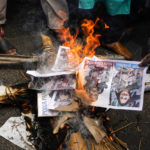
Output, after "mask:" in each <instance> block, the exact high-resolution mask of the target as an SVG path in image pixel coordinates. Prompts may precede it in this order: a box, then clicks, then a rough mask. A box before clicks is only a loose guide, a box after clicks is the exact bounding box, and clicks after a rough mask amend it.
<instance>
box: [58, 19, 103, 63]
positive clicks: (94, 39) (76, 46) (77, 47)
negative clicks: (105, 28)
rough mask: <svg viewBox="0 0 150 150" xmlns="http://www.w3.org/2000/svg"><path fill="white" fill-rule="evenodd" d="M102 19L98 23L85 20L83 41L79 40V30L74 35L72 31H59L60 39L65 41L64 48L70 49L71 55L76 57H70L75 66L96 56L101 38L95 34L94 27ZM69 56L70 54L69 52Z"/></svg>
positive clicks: (66, 29) (69, 59)
mask: <svg viewBox="0 0 150 150" xmlns="http://www.w3.org/2000/svg"><path fill="white" fill-rule="evenodd" d="M99 20H100V19H99V18H97V19H96V21H95V22H94V21H92V20H88V19H84V20H83V21H82V24H81V28H82V30H83V33H84V37H83V41H84V42H80V41H79V40H77V37H78V35H79V29H78V28H77V29H76V32H75V34H74V35H72V34H71V33H70V29H69V27H68V28H64V29H62V30H61V31H59V33H58V34H59V37H60V38H61V39H63V40H64V43H63V46H67V47H70V49H71V53H72V54H73V56H74V57H71V58H70V57H68V61H72V62H73V63H75V64H79V63H80V62H82V60H83V58H84V57H92V56H94V54H95V49H96V48H97V47H98V46H100V41H99V37H100V36H101V35H100V34H94V27H95V26H96V24H97V22H98V21H99ZM68 56H69V52H68Z"/></svg>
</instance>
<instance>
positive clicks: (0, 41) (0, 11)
mask: <svg viewBox="0 0 150 150" xmlns="http://www.w3.org/2000/svg"><path fill="white" fill-rule="evenodd" d="M6 8H7V0H0V53H3V54H11V55H13V54H16V49H15V48H14V47H13V46H12V45H11V44H10V43H9V42H8V41H7V40H6V39H4V38H3V36H4V29H3V27H2V26H3V24H5V22H6Z"/></svg>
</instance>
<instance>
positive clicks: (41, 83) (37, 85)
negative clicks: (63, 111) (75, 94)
mask: <svg viewBox="0 0 150 150" xmlns="http://www.w3.org/2000/svg"><path fill="white" fill-rule="evenodd" d="M29 88H32V89H35V90H45V91H51V90H64V89H75V88H76V75H75V74H59V73H57V74H55V75H52V76H49V77H33V76H31V82H30V83H29Z"/></svg>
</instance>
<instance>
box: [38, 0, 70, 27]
mask: <svg viewBox="0 0 150 150" xmlns="http://www.w3.org/2000/svg"><path fill="white" fill-rule="evenodd" d="M41 5H42V8H43V11H44V13H45V15H46V17H47V22H48V27H49V28H50V29H61V28H62V27H63V24H64V22H65V21H66V20H67V19H68V16H69V12H68V4H67V1H66V0H41Z"/></svg>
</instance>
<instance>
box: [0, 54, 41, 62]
mask: <svg viewBox="0 0 150 150" xmlns="http://www.w3.org/2000/svg"><path fill="white" fill-rule="evenodd" d="M39 59H40V57H39V56H26V55H9V54H0V64H17V63H34V62H38V61H39Z"/></svg>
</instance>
